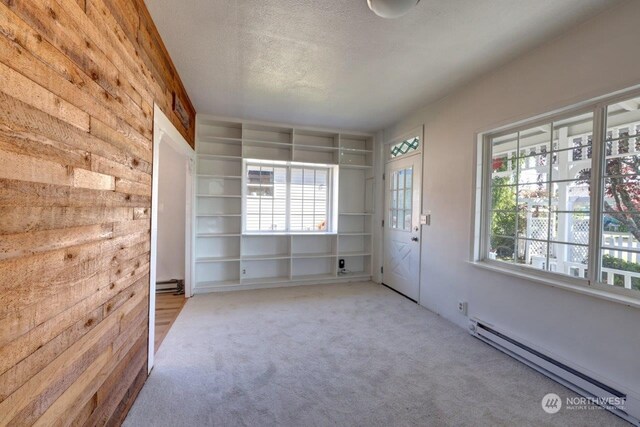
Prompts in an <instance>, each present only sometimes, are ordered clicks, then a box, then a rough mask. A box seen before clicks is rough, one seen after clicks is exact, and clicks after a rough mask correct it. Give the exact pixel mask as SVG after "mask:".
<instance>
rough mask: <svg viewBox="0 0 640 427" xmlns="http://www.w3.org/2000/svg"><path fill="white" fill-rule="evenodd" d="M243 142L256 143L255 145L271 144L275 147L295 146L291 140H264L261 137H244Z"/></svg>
mask: <svg viewBox="0 0 640 427" xmlns="http://www.w3.org/2000/svg"><path fill="white" fill-rule="evenodd" d="M242 142H243V144H247V145H251V144H255V145H267V146H268V145H271V146H273V147H288V148H291V147H292V146H293V144H292V143H290V142H276V141H263V140H260V139H246V138H245V139H243V140H242Z"/></svg>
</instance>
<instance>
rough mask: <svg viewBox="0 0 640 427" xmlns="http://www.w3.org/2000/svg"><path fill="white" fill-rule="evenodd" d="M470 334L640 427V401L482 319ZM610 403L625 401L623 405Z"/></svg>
mask: <svg viewBox="0 0 640 427" xmlns="http://www.w3.org/2000/svg"><path fill="white" fill-rule="evenodd" d="M469 332H470V333H471V335H473V336H475V337H476V338H478V339H480V340H481V341H484V342H485V343H487V344H489V345H491V346H492V347H495V348H497V349H498V350H500V351H502V352H504V353H506V354H508V355H509V356H511V357H513V358H515V359H517V360H519V361H520V362H522V363H524V364H526V365H528V366H529V367H531V368H533V369H535V370H536V371H538V372H540V373H542V374H543V375H545V376H547V377H549V378H551V379H552V380H554V381H556V382H558V383H560V384H562V385H564V386H565V387H567V388H569V389H571V390H573V391H575V392H576V393H578V394H580V395H581V396H584V397H586V398H587V399H589V400H590V401H591V402H593V403H598V404H600V406H602V407H603V408H605V409H607V410H608V411H610V412H612V413H614V414H615V415H617V416H619V417H621V418H623V419H625V420H626V421H628V422H630V423H631V424H633V425H636V426H640V399H638V398H637V397H634V396H630V395H628V394H627V393H624V392H622V391H620V390H617V389H615V388H613V387H610V386H608V385H606V384H604V383H602V382H600V381H598V380H597V379H595V378H592V377H590V376H588V375H585V374H584V373H582V372H579V371H578V370H576V369H573V368H572V367H570V366H567V365H566V364H564V363H562V362H559V361H557V360H555V359H553V358H551V357H549V356H547V355H545V354H543V353H542V352H540V351H538V350H536V349H534V348H532V347H531V346H528V345H525V344H523V343H521V342H519V341H518V340H517V339H514V338H513V337H510V336H508V335H506V334H505V333H504V332H500V331H498V330H497V329H496V328H495V327H494V326H492V325H489V324H488V323H486V322H483V321H482V320H479V319H471V320H470V323H469ZM607 402H622V403H621V404H619V405H611V404H607Z"/></svg>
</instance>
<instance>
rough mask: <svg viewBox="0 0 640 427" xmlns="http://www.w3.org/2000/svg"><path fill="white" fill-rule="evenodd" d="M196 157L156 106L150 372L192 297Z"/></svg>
mask: <svg viewBox="0 0 640 427" xmlns="http://www.w3.org/2000/svg"><path fill="white" fill-rule="evenodd" d="M194 158H195V152H194V151H193V149H192V148H191V147H190V146H189V144H188V143H187V142H186V140H185V139H184V137H183V136H182V135H181V134H180V133H179V132H178V130H177V129H176V128H175V127H174V126H173V124H172V123H171V122H170V121H169V119H168V118H167V117H166V116H165V115H164V113H163V112H162V111H161V110H160V109H159V108H158V107H157V106H155V108H154V132H153V181H152V202H151V204H152V207H151V277H150V290H149V291H150V292H149V348H148V352H149V371H151V368H152V367H153V360H154V355H155V353H156V352H157V350H158V348H159V347H160V344H161V343H162V341H163V339H164V338H165V337H166V335H167V333H168V332H169V329H170V328H171V326H172V325H173V322H174V321H175V320H176V318H177V317H178V314H179V313H180V310H181V309H182V307H183V306H184V304H185V301H186V298H189V297H190V296H191V289H192V283H191V279H192V277H193V263H192V259H191V257H192V253H193V239H192V228H193V220H192V218H193V212H192V200H193V195H194V194H193V192H194V189H193V182H194V180H193V176H192V171H193V162H194Z"/></svg>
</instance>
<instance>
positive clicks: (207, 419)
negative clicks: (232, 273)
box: [124, 283, 628, 427]
mask: <svg viewBox="0 0 640 427" xmlns="http://www.w3.org/2000/svg"><path fill="white" fill-rule="evenodd" d="M155 363H156V364H155V367H154V369H153V371H152V373H151V376H150V377H149V379H148V380H147V383H146V384H145V386H144V388H143V389H142V391H141V393H140V395H139V397H138V399H137V401H136V402H135V404H134V405H133V408H132V409H131V412H130V413H129V416H128V417H127V419H126V421H125V423H124V425H125V426H136V427H137V426H154V427H155V426H172V427H175V426H192V427H196V426H305V427H306V426H451V425H454V426H471V425H473V426H482V425H486V426H501V425H518V426H523V425H531V426H534V425H535V426H541V425H563V426H569V425H575V426H589V425H593V426H596V425H598V426H602V425H607V426H615V425H628V424H626V423H625V422H624V421H622V420H621V419H619V418H617V417H615V416H614V415H611V414H609V413H607V412H605V411H603V410H582V411H580V410H573V411H571V410H570V411H566V410H561V411H560V412H559V413H557V414H554V415H548V414H546V413H545V412H544V411H543V410H542V407H541V403H540V402H541V400H542V397H543V396H544V395H545V394H547V393H551V392H555V393H557V394H559V395H560V396H562V397H563V398H564V397H566V396H568V395H570V394H572V392H570V391H569V390H567V389H566V388H564V387H562V386H560V385H559V384H557V383H555V382H553V381H551V380H549V379H547V378H546V377H544V376H542V375H540V374H539V373H537V372H535V371H533V370H532V369H530V368H528V367H526V366H525V365H523V364H521V363H519V362H517V361H515V360H513V359H511V358H510V357H508V356H506V355H504V354H502V353H500V352H499V351H497V350H495V349H493V348H491V347H489V346H488V345H486V344H484V343H482V342H481V341H479V340H477V339H475V338H473V337H472V336H470V335H469V334H468V333H467V332H466V331H464V330H462V329H460V328H458V327H456V326H454V325H452V324H451V323H449V322H447V321H446V320H443V319H441V318H439V317H438V316H437V315H435V314H433V313H431V312H429V311H428V310H426V309H424V308H422V307H420V306H418V305H416V304H414V303H412V302H411V301H409V300H407V299H405V298H403V297H401V296H399V295H397V294H395V293H394V292H392V291H390V290H389V289H387V288H385V287H383V286H380V285H375V284H372V283H360V284H346V285H319V286H305V287H296V288H281V289H268V290H257V291H242V292H230V293H224V294H209V295H201V296H196V297H194V298H191V299H190V300H189V301H188V302H187V304H186V306H185V308H184V309H183V310H182V312H181V313H180V316H179V317H178V319H177V321H176V322H175V324H174V326H173V328H172V329H171V330H170V331H169V334H168V335H167V337H166V339H165V341H164V343H163V344H162V346H161V347H160V350H159V352H158V353H157V356H156V362H155Z"/></svg>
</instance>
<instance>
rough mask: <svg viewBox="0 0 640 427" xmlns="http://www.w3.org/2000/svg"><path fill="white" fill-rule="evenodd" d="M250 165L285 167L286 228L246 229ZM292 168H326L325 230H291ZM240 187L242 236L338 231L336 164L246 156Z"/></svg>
mask: <svg viewBox="0 0 640 427" xmlns="http://www.w3.org/2000/svg"><path fill="white" fill-rule="evenodd" d="M250 165H261V166H267V167H268V166H273V167H283V168H286V169H287V182H286V186H287V197H286V212H285V215H286V224H287V229H286V230H271V231H269V230H247V168H248V166H250ZM292 168H303V169H314V170H323V171H324V170H326V171H327V172H328V182H327V219H326V222H327V225H326V229H325V230H318V231H304V230H296V231H293V230H291V229H290V225H291V222H290V216H291V197H290V194H291V169H292ZM240 185H241V187H242V188H241V189H242V203H241V224H240V226H241V234H242V235H243V236H289V235H311V236H316V235H333V234H337V233H338V224H337V222H338V212H337V208H338V203H337V197H338V167H337V165H332V164H322V163H305V162H294V161H287V160H265V159H252V158H246V159H243V160H242V178H241V182H240Z"/></svg>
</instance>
